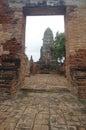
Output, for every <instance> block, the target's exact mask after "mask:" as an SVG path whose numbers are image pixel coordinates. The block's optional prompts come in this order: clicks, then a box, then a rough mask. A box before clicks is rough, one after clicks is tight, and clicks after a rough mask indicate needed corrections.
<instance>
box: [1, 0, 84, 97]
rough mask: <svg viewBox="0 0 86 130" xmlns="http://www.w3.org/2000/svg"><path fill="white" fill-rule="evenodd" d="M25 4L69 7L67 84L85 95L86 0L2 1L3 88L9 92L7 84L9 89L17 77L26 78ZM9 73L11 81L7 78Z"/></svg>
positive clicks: (67, 10)
mask: <svg viewBox="0 0 86 130" xmlns="http://www.w3.org/2000/svg"><path fill="white" fill-rule="evenodd" d="M26 6H27V7H34V6H35V7H38V6H40V7H42V6H46V7H47V6H52V7H53V6H55V7H56V6H59V7H61V8H63V7H66V12H65V31H66V48H67V67H66V68H67V78H68V86H69V87H70V90H71V91H72V92H73V93H75V94H76V95H77V96H78V97H80V98H84V97H86V81H85V80H86V63H85V61H86V59H85V55H86V36H85V35H86V0H46V1H44V0H0V91H1V92H2V90H3V91H7V89H5V88H7V86H8V88H9V89H8V90H9V91H11V90H16V88H15V87H12V86H15V84H16V82H15V83H14V79H19V80H18V82H20V83H21V84H22V80H23V79H24V75H25V73H24V72H25V64H26V59H25V56H24V50H25V41H24V34H25V16H24V14H23V11H24V10H23V7H26ZM56 13H57V12H56ZM51 14H52V11H51ZM13 65H14V66H13ZM12 67H14V68H15V70H13V69H12ZM6 68H7V69H6ZM8 70H9V71H8ZM6 73H7V77H10V76H11V77H12V80H7V81H6V77H5V74H6ZM16 77H17V78H16ZM15 81H16V80H15ZM4 82H6V83H5V84H4ZM10 84H13V85H10ZM13 88H15V89H13Z"/></svg>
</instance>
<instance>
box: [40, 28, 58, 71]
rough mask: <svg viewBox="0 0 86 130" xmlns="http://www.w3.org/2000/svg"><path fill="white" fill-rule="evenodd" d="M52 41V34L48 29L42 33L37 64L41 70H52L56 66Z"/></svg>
mask: <svg viewBox="0 0 86 130" xmlns="http://www.w3.org/2000/svg"><path fill="white" fill-rule="evenodd" d="M53 40H54V39H53V32H52V30H51V29H50V28H49V27H48V28H47V29H46V30H45V32H44V36H43V46H42V47H41V49H40V59H39V63H40V67H42V70H43V69H46V67H47V66H48V69H50V68H53V66H54V65H55V64H56V60H55V58H54V51H53ZM43 66H44V68H43ZM54 69H55V67H54Z"/></svg>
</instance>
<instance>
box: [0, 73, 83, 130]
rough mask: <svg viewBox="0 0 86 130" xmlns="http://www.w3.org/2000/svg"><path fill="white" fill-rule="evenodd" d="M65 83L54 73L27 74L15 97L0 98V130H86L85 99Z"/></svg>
mask: <svg viewBox="0 0 86 130" xmlns="http://www.w3.org/2000/svg"><path fill="white" fill-rule="evenodd" d="M57 77H58V78H57ZM33 79H34V80H33ZM57 81H58V82H57ZM65 85H66V80H65V79H64V77H62V80H61V77H60V76H56V75H35V76H31V77H26V80H25V84H24V86H22V90H21V91H20V92H18V93H17V94H16V96H14V97H12V98H11V99H9V100H5V101H0V130H86V108H85V107H86V106H85V101H83V102H80V101H79V100H77V98H76V97H75V96H73V95H71V94H70V92H68V91H67V89H66V87H65ZM33 86H34V88H33ZM37 86H38V87H37ZM56 86H57V87H56ZM55 89H56V91H55ZM53 90H54V91H53Z"/></svg>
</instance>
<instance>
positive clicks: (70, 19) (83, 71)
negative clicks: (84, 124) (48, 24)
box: [65, 4, 86, 98]
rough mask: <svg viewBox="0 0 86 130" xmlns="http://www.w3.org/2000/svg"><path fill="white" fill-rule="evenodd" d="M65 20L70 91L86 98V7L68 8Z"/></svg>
mask: <svg viewBox="0 0 86 130" xmlns="http://www.w3.org/2000/svg"><path fill="white" fill-rule="evenodd" d="M85 5H86V4H85ZM65 20H66V21H65V23H66V25H65V26H66V42H67V43H66V47H67V78H68V81H69V86H70V90H71V92H72V93H74V94H76V95H77V96H78V97H80V98H86V36H85V34H86V6H75V7H71V6H69V7H67V11H66V16H65Z"/></svg>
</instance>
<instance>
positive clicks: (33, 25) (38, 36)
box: [25, 16, 64, 61]
mask: <svg viewBox="0 0 86 130" xmlns="http://www.w3.org/2000/svg"><path fill="white" fill-rule="evenodd" d="M47 27H49V28H51V30H52V31H53V35H54V37H55V35H56V32H64V17H63V16H28V17H27V18H26V35H25V46H26V51H25V53H26V55H27V56H28V58H29V59H30V57H31V55H32V56H33V60H34V61H38V60H39V58H40V48H41V46H42V45H43V41H42V39H43V35H44V32H45V30H46V28H47Z"/></svg>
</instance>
